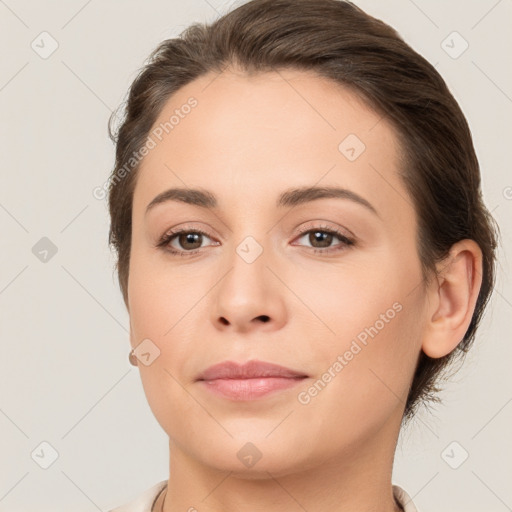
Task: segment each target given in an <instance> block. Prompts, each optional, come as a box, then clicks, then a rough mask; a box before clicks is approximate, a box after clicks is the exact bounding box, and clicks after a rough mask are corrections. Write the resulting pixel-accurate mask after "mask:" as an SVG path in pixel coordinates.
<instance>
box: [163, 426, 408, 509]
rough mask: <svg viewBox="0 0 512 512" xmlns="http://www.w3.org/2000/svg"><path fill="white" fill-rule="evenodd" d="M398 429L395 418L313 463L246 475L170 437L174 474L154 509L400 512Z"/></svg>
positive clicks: (252, 472)
mask: <svg viewBox="0 0 512 512" xmlns="http://www.w3.org/2000/svg"><path fill="white" fill-rule="evenodd" d="M398 430H399V425H398V426H397V425H396V421H395V422H390V423H389V424H388V425H385V426H384V427H383V428H382V429H381V430H379V431H378V432H376V433H375V434H374V435H373V436H371V439H370V440H366V441H365V442H360V443H359V445H358V446H351V447H350V450H345V451H343V452H341V453H340V452H338V453H333V454H327V455H326V454H324V456H322V457H320V459H319V461H318V462H317V463H315V462H311V461H308V464H309V465H308V466H306V464H305V463H303V464H297V463H296V464H295V467H292V468H284V469H283V468H279V469H277V468H265V467H260V470H259V471H255V469H256V468H258V465H259V464H258V463H257V464H256V465H255V466H254V467H253V468H252V469H251V470H247V472H245V473H244V472H243V471H240V469H239V467H233V468H232V470H229V469H228V470H226V471H222V470H219V469H218V468H215V467H212V466H211V465H207V464H205V463H204V462H203V461H201V460H198V458H197V457H192V456H190V454H189V453H188V452H185V451H184V450H182V449H181V447H180V446H179V445H178V444H176V443H174V442H173V441H172V440H170V442H169V449H170V454H171V457H170V473H169V474H170V478H169V481H168V485H167V489H166V490H165V492H164V493H162V495H161V496H160V498H161V499H159V500H158V501H159V502H160V503H158V502H157V504H156V505H157V506H155V509H154V510H155V511H158V512H160V511H161V510H163V512H178V511H184V510H186V511H190V512H197V511H200V512H278V511H279V512H283V511H286V512H287V511H290V512H292V511H298V510H322V511H323V512H400V511H401V510H402V509H401V507H399V506H398V504H397V503H396V501H395V499H394V497H393V490H392V482H391V476H392V467H393V458H394V451H395V447H396V441H397V438H398ZM241 444H243V443H241ZM294 458H296V457H294V455H293V454H290V460H292V461H293V459H294ZM262 460H263V459H262ZM262 466H263V465H262ZM296 466H300V469H298V470H297V467H296ZM162 505H163V506H162Z"/></svg>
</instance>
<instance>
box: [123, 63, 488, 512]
mask: <svg viewBox="0 0 512 512" xmlns="http://www.w3.org/2000/svg"><path fill="white" fill-rule="evenodd" d="M190 97H194V98H195V99H196V100H197V106H196V107H195V108H193V109H192V110H191V111H190V113H189V114H188V115H186V116H184V117H183V119H180V122H179V124H177V125H176V126H174V128H173V129H172V130H171V131H169V133H168V134H167V135H166V136H165V137H163V138H162V140H161V141H159V142H158V144H157V145H156V147H154V148H153V149H151V150H150V152H149V153H148V154H147V155H146V156H145V157H144V160H143V161H142V163H141V167H140V169H139V173H140V174H139V176H138V180H137V184H136V187H135V191H134V200H133V219H132V220H133V226H132V249H131V259H130V269H129V284H128V303H129V304H128V307H129V314H130V323H131V333H130V342H131V346H132V347H133V348H135V347H136V346H137V345H138V344H139V343H141V342H142V340H144V339H150V340H151V341H152V342H153V343H154V344H155V345H156V346H157V347H158V349H159V350H160V356H159V357H157V358H156V359H155V360H154V361H153V362H152V364H150V365H149V366H145V365H143V364H140V363H139V369H140V376H141V380H142V384H143V387H144V391H145V394H146V397H147V399H148V402H149V405H150V407H151V410H152V411H153V413H154V415H155V417H156V419H157V421H158V422H159V423H160V425H161V426H162V428H163V429H164V430H165V432H166V433H167V434H168V436H169V450H170V456H169V461H170V467H169V470H170V477H169V481H168V490H167V492H166V494H165V496H164V495H162V498H164V497H165V500H163V499H161V500H160V501H159V503H158V506H157V507H156V510H160V508H159V507H160V506H161V505H162V501H164V502H163V510H165V512H177V511H185V510H189V509H190V510H192V509H191V508H190V507H195V509H197V510H198V511H200V512H203V511H205V512H206V511H207V512H258V511H262V512H273V511H279V512H283V511H289V512H295V511H297V512H298V511H301V512H302V511H303V510H304V509H305V510H308V511H311V512H312V511H320V510H321V511H322V512H335V511H336V512H340V511H343V512H370V511H379V512H392V511H398V510H399V508H398V507H397V505H396V503H395V502H394V500H393V495H392V486H391V476H392V464H393V457H394V452H395V447H396V443H397V439H398V434H399V429H400V423H401V419H402V413H403V410H404V406H405V400H406V397H407V390H408V388H409V386H410V383H411V381H412V378H413V374H414V369H415V364H416V361H417V359H418V356H419V354H420V351H421V350H423V351H424V352H426V353H427V354H428V355H429V356H431V357H441V356H443V355H445V354H448V353H449V352H451V351H452V350H453V349H454V348H455V347H456V346H457V344H458V343H459V342H460V340H461V339H462V338H463V336H464V333H465V332H466V330H467V328H468V326H469V323H470V321H471V316H472V314H473V310H474V307H475V302H476V298H477V295H478V291H479V288H480V285H481V265H482V263H481V251H480V249H479V247H478V245H477V244H476V243H475V242H473V241H471V240H463V241H461V242H459V243H457V244H455V245H454V246H453V247H452V249H451V252H450V256H449V258H447V260H445V261H443V262H440V264H439V270H440V271H441V272H440V275H439V276H438V277H435V278H434V279H432V280H431V281H430V282H429V283H425V282H423V281H422V274H421V266H420V260H419V256H418V252H417V248H416V236H417V219H416V216H415V211H414V207H413V200H412V198H411V197H410V196H409V195H408V193H407V191H406V189H405V186H404V184H403V183H402V182H401V181H400V178H399V176H398V168H399V165H400V157H399V155H400V147H399V143H398V139H397V136H396V133H395V130H394V129H393V128H392V126H391V125H390V124H389V123H388V122H387V121H386V119H385V118H382V117H381V116H380V115H379V114H377V113H375V112H373V111H372V110H370V109H369V108H368V107H367V106H366V104H365V103H364V102H363V101H361V100H360V99H359V98H358V97H357V96H356V95H355V94H354V93H353V92H350V91H349V90H348V89H346V88H343V87H341V86H340V85H338V84H335V83H333V82H331V81H329V80H326V79H323V78H320V77H318V76H316V75H314V74H313V73H310V72H305V71H300V70H291V69H288V70H279V71H276V72H266V73H260V74H256V75H253V76H248V75H247V74H245V73H242V72H240V71H237V70H235V69H233V68H230V69H229V70H225V71H224V72H223V73H221V74H215V75H214V74H208V75H205V76H203V77H200V78H199V79H197V80H195V81H194V82H192V83H190V84H188V85H187V86H185V87H183V88H182V89H180V90H179V91H178V92H177V93H176V94H175V95H174V96H173V97H171V98H170V99H169V100H168V102H167V104H166V105H165V107H164V109H163V110H162V112H161V113H160V115H159V118H158V120H157V121H156V123H155V125H154V127H157V126H158V125H159V124H160V123H165V122H166V121H168V120H169V118H170V117H171V116H172V115H173V113H174V112H175V110H176V109H180V108H181V106H182V105H184V104H186V103H187V100H188V99H189V98H190ZM349 134H355V135H356V136H357V137H358V138H359V139H360V140H361V141H362V142H363V143H364V145H365V150H364V151H363V152H362V153H361V154H360V156H359V157H358V158H356V159H355V160H354V161H350V160H349V159H347V158H346V156H345V154H343V153H342V152H340V150H339V145H340V143H341V142H342V141H343V140H344V139H345V138H346V137H347V136H348V135H349ZM309 186H319V187H330V186H336V187H342V188H344V189H348V190H349V191H351V192H353V193H355V194H358V195H359V196H360V197H362V198H364V199H365V200H366V201H367V202H368V203H370V204H371V205H372V207H373V208H374V210H375V212H373V211H372V210H371V209H370V208H368V207H366V206H364V205H362V204H360V203H358V202H356V201H354V200H352V199H350V198H321V199H316V200H311V201H308V202H306V203H303V204H298V205H295V206H293V207H277V206H276V201H277V199H278V197H279V196H280V195H281V194H282V193H283V192H284V191H287V190H289V189H292V188H300V187H309ZM170 188H186V189H200V190H202V191H205V190H207V191H209V192H210V193H211V194H213V195H215V196H216V198H217V203H218V205H217V207H216V208H215V209H209V208H205V207H201V206H197V205H193V204H187V203H184V202H181V201H175V200H170V201H166V202H163V203H160V204H158V205H155V206H154V207H153V208H151V209H150V210H149V211H148V212H147V214H146V208H147V206H148V205H149V203H150V202H151V201H152V200H153V198H155V197H156V196H157V195H159V194H160V193H162V192H164V191H165V190H167V189H170ZM171 229H184V230H188V231H186V232H187V233H189V232H190V231H192V234H193V232H194V230H197V229H199V230H201V231H204V232H206V233H207V235H206V236H204V235H203V236H202V235H199V236H198V237H197V238H196V239H194V238H193V237H192V238H191V235H190V234H189V236H188V237H186V236H181V237H180V236H176V237H174V239H172V240H171V241H169V242H168V244H167V246H161V247H158V246H157V245H158V242H159V240H160V239H161V237H162V236H164V235H165V234H166V233H168V232H169V230H171ZM303 229H311V230H313V232H309V233H306V234H301V230H303ZM333 229H335V230H337V231H339V232H340V233H341V234H342V235H343V236H344V237H348V238H350V239H351V240H353V242H354V243H353V244H349V245H347V244H346V243H344V241H343V240H344V238H338V236H337V235H331V236H330V235H329V233H328V232H329V230H333ZM326 230H327V233H326V232H325V231H326ZM315 231H316V232H317V231H320V232H321V233H320V235H322V234H323V236H324V238H322V236H320V237H318V236H317V237H315V236H313V234H314V232H315ZM246 237H252V239H254V240H255V241H256V242H257V244H258V246H259V247H261V249H262V253H261V254H260V255H259V257H257V258H256V259H255V260H254V261H253V262H251V263H248V262H247V261H246V260H245V259H244V258H242V257H241V256H240V255H239V253H238V252H237V248H238V247H239V246H240V244H241V243H242V242H243V241H246ZM191 240H192V241H191ZM322 240H323V241H322ZM244 247H245V248H246V249H247V248H248V247H251V248H252V249H250V250H253V249H254V247H257V246H244ZM170 249H173V250H175V251H178V252H179V254H172V253H171V252H170ZM315 251H316V252H315ZM187 252H188V253H190V252H193V254H192V255H190V254H187ZM393 304H399V305H400V306H401V310H400V312H397V313H396V314H395V315H394V317H393V318H392V319H390V320H389V319H388V320H389V321H388V322H384V323H385V325H384V327H382V328H380V329H378V334H376V335H374V337H373V338H368V342H367V345H366V346H363V345H361V344H360V345H361V346H362V349H361V351H360V352H358V353H357V355H354V357H353V358H352V359H351V360H350V361H347V364H346V365H344V366H343V369H342V370H341V371H339V372H337V373H336V375H335V376H334V377H332V379H331V380H330V382H328V383H327V384H326V385H325V386H324V387H323V388H321V390H320V391H318V392H317V393H316V395H314V396H312V395H311V394H309V395H308V396H310V397H311V400H310V401H309V403H307V404H303V403H301V402H300V401H299V400H298V395H299V393H300V392H301V391H302V392H307V390H308V389H311V387H312V386H313V385H314V384H315V383H316V382H317V381H318V380H319V379H320V380H321V379H322V375H323V374H325V373H326V372H327V371H328V369H329V368H332V367H333V363H335V362H336V360H337V358H338V356H340V355H341V356H343V354H345V353H346V351H347V350H349V349H350V346H351V343H352V342H353V340H354V339H356V338H357V336H358V334H360V333H361V332H363V331H364V330H365V328H370V327H371V326H375V325H380V324H376V322H377V320H379V318H382V317H381V316H380V315H382V314H384V315H386V311H388V310H389V309H390V308H392V306H393ZM265 319H266V321H264V320H265ZM251 359H259V360H262V361H269V362H273V363H276V364H280V365H283V366H286V367H290V368H292V369H295V370H299V371H301V372H304V373H306V374H307V375H308V376H309V377H308V378H307V379H305V380H303V381H301V382H300V383H299V384H297V385H296V386H295V387H293V388H290V389H287V390H284V391H280V392H277V393H273V394H272V395H268V396H266V397H263V398H260V399H258V400H253V401H233V400H229V399H226V398H223V397H220V396H218V395H214V394H212V393H211V392H210V391H208V390H206V389H205V388H204V386H203V385H201V384H200V383H199V382H197V381H196V379H197V376H198V374H199V372H201V371H203V370H204V369H205V368H207V367H209V366H211V365H213V364H215V363H219V362H221V361H225V360H231V361H236V362H239V363H243V362H245V361H248V360H251ZM311 393H313V392H311ZM249 442H250V443H252V444H253V445H254V446H256V447H257V449H258V451H259V452H260V453H261V458H260V459H259V460H258V461H257V463H256V464H254V465H253V466H252V467H247V466H246V465H244V464H243V463H242V462H241V460H240V459H239V457H238V456H237V454H238V452H239V450H241V449H242V447H244V446H245V445H246V443H249Z"/></svg>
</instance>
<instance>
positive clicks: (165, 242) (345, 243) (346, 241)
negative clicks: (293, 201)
mask: <svg viewBox="0 0 512 512" xmlns="http://www.w3.org/2000/svg"><path fill="white" fill-rule="evenodd" d="M312 232H320V233H327V234H329V235H334V236H335V237H336V238H338V239H339V240H340V241H341V242H342V243H340V244H338V245H337V246H335V247H334V248H332V247H328V248H326V249H318V248H316V247H313V248H312V249H313V251H312V252H313V253H315V254H327V253H329V254H330V253H333V252H341V251H343V250H346V248H347V247H350V246H354V245H355V240H354V239H353V238H349V237H347V236H346V235H344V234H343V233H341V232H340V231H338V230H337V229H335V228H329V229H328V228H326V227H325V228H324V227H321V226H316V227H311V226H308V227H306V228H304V229H302V230H301V231H300V232H299V234H298V235H297V237H296V238H302V237H303V236H304V235H307V234H308V233H312ZM182 233H188V234H190V233H194V234H199V235H203V236H206V237H208V238H212V237H211V236H210V235H209V234H208V233H206V232H205V231H203V230H201V229H197V228H194V229H187V228H183V229H178V230H176V231H168V232H167V233H165V234H164V235H163V236H162V237H161V238H160V240H159V241H158V243H157V244H156V247H159V248H163V249H164V250H165V251H167V252H169V253H171V254H173V255H176V256H177V255H180V256H192V255H194V254H197V253H198V252H200V251H201V249H195V250H193V251H180V250H176V249H174V248H171V246H170V243H171V241H172V240H173V239H174V238H176V237H177V236H178V235H181V234H182Z"/></svg>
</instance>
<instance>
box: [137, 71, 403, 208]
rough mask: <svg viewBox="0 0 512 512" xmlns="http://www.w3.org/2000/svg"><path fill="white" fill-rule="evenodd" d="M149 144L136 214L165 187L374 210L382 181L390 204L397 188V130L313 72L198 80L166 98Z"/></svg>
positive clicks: (226, 74) (231, 74) (246, 200)
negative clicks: (302, 198)
mask: <svg viewBox="0 0 512 512" xmlns="http://www.w3.org/2000/svg"><path fill="white" fill-rule="evenodd" d="M148 135H149V136H150V137H151V138H152V139H153V142H154V147H153V148H152V149H151V150H150V151H149V152H148V154H147V155H146V156H145V157H144V159H143V161H142V162H141V166H140V169H139V172H140V175H139V177H138V183H137V186H136V190H135V196H134V210H135V209H136V208H142V207H143V206H145V205H147V204H148V203H149V202H150V201H151V199H152V198H153V197H154V196H155V195H156V194H158V193H159V192H161V191H162V190H164V189H165V188H169V187H171V186H180V187H187V186H190V187H191V186H200V187H202V188H206V189H212V188H215V189H216V190H218V191H220V192H222V191H224V192H227V191H229V190H232V189H233V188H236V189H237V192H238V197H239V200H240V202H241V203H243V204H245V205H246V206H249V205H250V202H251V200H252V201H259V198H258V197H257V194H256V192H257V191H259V192H261V195H262V196H268V195H269V194H270V193H271V191H272V190H276V189H286V188H289V187H290V185H292V184H293V185H297V186H305V185H312V184H319V185H339V186H345V187H350V188H353V189H356V190H355V191H356V192H360V193H362V194H366V195H367V196H368V195H369V196H370V197H373V199H374V201H375V203H376V204H377V205H378V204H379V203H383V202H385V201H384V200H385V197H383V194H382V192H383V190H384V189H385V187H386V185H385V183H384V181H387V182H388V185H387V187H388V188H390V187H391V188H390V190H387V192H388V193H391V195H393V194H397V191H396V190H395V192H392V189H393V188H395V189H396V187H398V188H400V187H401V184H400V183H399V182H398V176H397V172H396V170H397V168H398V165H399V146H398V142H397V138H396V135H395V131H394V129H393V127H392V126H391V125H390V124H389V123H388V122H387V121H386V120H385V119H383V117H382V116H381V115H380V114H379V113H377V112H375V111H373V110H372V109H370V108H369V107H368V106H367V105H366V104H365V102H364V101H363V100H361V99H360V98H359V97H358V96H357V95H356V94H355V93H354V92H352V91H350V90H349V89H348V88H346V87H344V86H341V85H340V84H337V83H335V82H333V81H331V80H328V79H326V78H321V77H319V76H317V75H315V74H313V73H311V72H304V71H298V70H280V71H276V72H265V73H258V74H253V75H248V74H245V73H241V72H235V71H228V72H223V73H221V74H213V73H210V74H208V75H204V76H202V77H200V78H199V79H197V80H195V81H193V82H191V83H190V84H187V85H186V86H184V87H182V88H181V89H179V90H178V91H177V92H176V93H175V94H174V95H173V96H172V97H171V98H169V100H168V101H167V103H166V104H165V106H164V108H163V109H162V111H161V112H160V114H159V116H158V119H157V120H156V122H155V123H154V125H153V127H152V130H151V131H150V133H149V134H148ZM292 182H293V183H292ZM277 192H279V190H277ZM402 193H405V191H402ZM274 195H275V193H274ZM274 195H273V196H272V200H274ZM395 199H396V197H395Z"/></svg>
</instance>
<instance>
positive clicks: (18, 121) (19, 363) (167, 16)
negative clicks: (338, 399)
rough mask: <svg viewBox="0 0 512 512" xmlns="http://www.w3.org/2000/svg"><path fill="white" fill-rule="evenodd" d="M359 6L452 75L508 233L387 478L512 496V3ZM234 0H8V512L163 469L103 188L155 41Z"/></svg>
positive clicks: (2, 80)
mask: <svg viewBox="0 0 512 512" xmlns="http://www.w3.org/2000/svg"><path fill="white" fill-rule="evenodd" d="M355 3H356V4H358V5H360V6H361V7H362V8H363V9H365V10H366V11H367V12H368V13H369V14H371V15H373V16H376V17H378V18H381V19H383V20H384V21H385V22H387V23H389V24H391V25H392V26H393V27H395V28H396V29H397V30H398V31H399V33H400V34H401V35H402V36H403V37H404V39H405V40H406V41H407V42H408V43H409V44H410V45H411V46H412V47H413V48H414V49H415V50H417V51H418V52H419V53H421V54H422V55H423V56H425V57H426V58H427V59H428V60H429V61H430V62H432V64H434V65H435V66H436V68H437V69H438V70H439V72H440V73H441V75H442V76H443V77H444V78H445V80H446V81H447V83H448V85H449V87H450V89H451V90H452V92H453V94H454V95H455V97H456V98H457V100H458V101H459V103H460V105H461V107H462V109H463V111H464V113H465V114H466V116H467V118H468V121H469V124H470V126H471V129H472V132H473V136H474V142H475V146H476V150H477V153H478V157H479V159H480V163H481V168H482V177H483V190H484V196H485V200H486V203H487V205H488V207H489V209H490V210H491V211H492V212H493V215H494V216H495V218H496V219H497V220H498V222H499V224H500V225H501V229H502V236H503V246H502V247H501V248H500V254H499V257H500V269H499V275H498V282H497V289H496V292H495V294H494V296H493V299H492V301H491V303H490V307H489V310H488V311H487V314H486V316H485V319H484V321H483V323H482V325H481V328H480V331H479V333H478V336H477V340H476V343H475V346H474V348H473V350H472V352H471V353H470V355H469V357H468V359H467V360H466V362H465V365H464V366H463V369H462V370H461V371H460V372H459V373H458V374H457V376H456V377H455V378H454V379H452V381H451V383H450V384H449V385H448V388H447V390H446V391H445V392H443V394H442V395H441V396H442V398H443V399H444V405H442V406H438V407H435V408H432V409H431V413H430V414H429V413H428V412H427V411H424V412H422V413H421V414H420V415H419V416H418V417H417V418H416V420H415V422H414V424H413V425H412V426H411V427H410V428H409V429H408V430H407V431H405V432H403V433H402V435H401V438H400V443H399V446H398V449H397V455H396V461H395V468H394V476H393V482H394V483H397V484H399V485H401V486H402V487H404V488H405V489H406V490H407V491H408V492H409V493H410V494H411V496H412V497H413V499H414V501H415V503H416V504H417V506H418V507H419V509H420V511H421V512H429V511H436V512H454V511H462V510H464V511H465V512H471V511H483V510H485V511H486V512H493V511H495V512H501V511H506V510H512V489H511V487H510V482H511V481H512V457H511V455H512V436H510V431H511V426H512V383H511V376H510V368H509V367H510V362H511V361H512V358H511V356H512V348H511V345H510V332H511V329H510V327H511V323H510V317H511V313H512V290H511V287H510V281H509V280H508V278H507V275H506V274H507V273H508V272H507V269H508V268H509V262H508V260H507V257H506V254H507V252H508V251H509V250H510V245H511V237H510V234H511V225H510V218H511V213H512V175H511V171H510V169H511V160H512V159H511V138H510V119H511V117H510V114H511V112H512V99H511V98H512V73H511V69H510V64H509V58H510V47H511V40H512V36H511V31H510V26H511V22H512V2H511V1H510V0H500V1H497V0H478V1H477V0H473V1H467V0H464V1H463V0H458V1H454V0H452V1H450V2H446V1H443V0H429V1H427V0H415V1H412V0H390V1H378V0H357V1H356V2H355ZM234 4H235V3H234V2H222V1H220V0H187V1H186V2H178V1H176V0H174V1H172V0H166V1H164V0H150V1H147V2H142V1H139V2H136V1H133V0H130V1H126V0H125V1H121V0H109V1H99V0H89V1H85V0H73V1H67V2H64V1H47V2H35V1H23V0H5V1H3V0H0V23H1V30H0V46H1V48H2V60H1V68H0V115H1V149H2V154H1V158H2V163H1V188H0V227H1V242H0V244H1V248H2V250H1V251H0V329H1V331H0V343H1V345H0V348H1V357H0V511H9V512H16V511H24V512H26V511H29V510H38V511H40V512H42V511H59V510H62V511H63V510H74V511H75V512H82V511H84V512H85V511H94V510H108V509H109V508H111V507H114V506H117V505H120V504H121V503H124V502H125V501H128V500H129V499H133V498H134V497H135V496H136V495H138V494H139V493H141V492H142V491H144V490H145V489H147V488H149V487H150V486H152V485H154V484H155V483H157V482H159V481H161V480H164V479H167V477H168V444H167V441H168V440H167V436H166V434H165V433H164V432H163V430H162V429H161V427H160V426H159V424H158V423H157V422H156V420H155V418H154V417H153V415H152V412H151V410H150V409H149V406H148V404H147V401H146V398H145V396H144V393H143V389H142V385H141V383H140V378H139V372H138V370H137V368H135V367H132V366H130V365H129V363H128V357H127V356H128V351H129V339H128V317H127V313H126V311H125V308H124V304H123V302H122V299H121V294H120V291H119V289H118V284H117V279H116V276H115V275H114V273H113V264H114V259H113V256H112V255H111V254H110V251H109V248H108V245H107V235H108V225H109V219H108V215H107V204H106V201H105V200H98V199H96V198H95V197H94V196H93V190H94V188H95V187H97V186H101V185H103V184H104V183H105V181H106V179H107V178H108V175H109V172H110V170H111V168H112V166H113V161H114V160H113V158H114V148H113V145H112V143H111V142H110V140H109V139H108V137H107V119H108V117H109V115H110V113H111V111H112V110H113V109H114V108H115V107H117V106H118V105H119V103H120V102H121V101H122V100H123V99H124V97H125V93H126V91H127V88H128V87H129V85H130V83H131V81H132V80H133V79H134V77H135V75H136V73H137V70H138V69H139V68H140V66H142V64H143V63H144V60H145V59H146V57H147V56H148V55H149V53H150V51H151V50H152V49H153V48H154V47H155V46H156V45H157V44H158V43H159V42H160V41H161V40H163V39H165V38H168V37H174V36H176V35H178V33H179V32H181V30H183V29H184V28H185V27H186V26H187V25H189V24H190V23H191V22H193V21H212V20H213V19H215V18H216V17H218V16H219V15H221V14H222V13H224V12H226V10H228V9H229V7H230V6H231V5H234ZM454 31H455V32H457V33H458V34H459V35H457V34H453V32H454ZM42 32H48V34H49V35H46V34H43V35H41V33H42ZM54 41H55V42H54ZM443 41H444V42H443ZM52 44H53V45H55V44H58V47H57V49H56V50H55V51H54V52H53V53H52V54H51V55H46V54H45V53H44V52H49V51H50V50H51V49H52ZM466 44H467V45H468V47H467V49H466V50H465V51H464V52H463V53H461V54H460V55H459V53H460V52H461V51H462V50H463V49H464V48H465V46H466ZM45 237H46V238H45ZM41 239H43V240H42V241H41ZM38 244H39V245H38ZM34 247H35V248H34ZM44 250H47V251H48V252H47V253H44ZM55 250H56V251H57V252H56V253H55V254H53V253H54V252H55ZM52 251H53V252H52ZM41 258H42V259H43V260H45V259H46V261H42V260H41ZM41 443H48V444H41ZM452 443H455V444H452ZM52 455H54V456H52ZM466 455H467V459H466V460H464V462H462V463H461V461H462V460H463V459H464V457H466ZM54 459H55V460H54ZM45 465H48V467H47V469H44V467H42V466H45ZM453 466H458V467H457V468H456V469H454V467H453ZM368 484H369V485H371V482H369V483H368Z"/></svg>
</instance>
